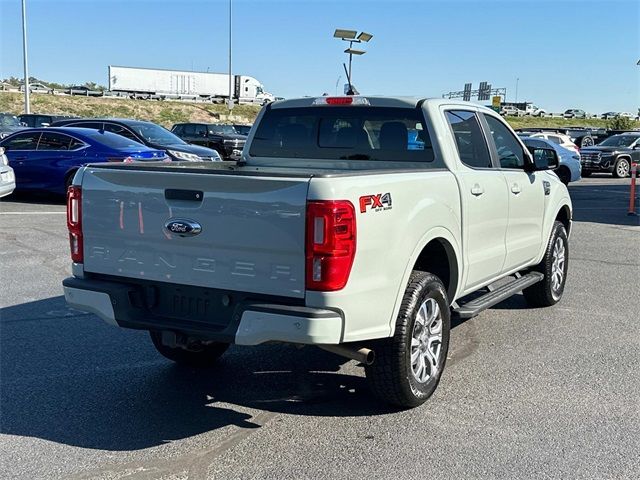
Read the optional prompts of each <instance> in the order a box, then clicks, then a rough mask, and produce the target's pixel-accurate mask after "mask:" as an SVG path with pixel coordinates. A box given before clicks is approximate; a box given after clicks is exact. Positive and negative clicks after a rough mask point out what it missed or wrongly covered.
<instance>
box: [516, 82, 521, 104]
mask: <svg viewBox="0 0 640 480" xmlns="http://www.w3.org/2000/svg"><path fill="white" fill-rule="evenodd" d="M519 83H520V78H516V103H518V84H519Z"/></svg>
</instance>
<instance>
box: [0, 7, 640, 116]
mask: <svg viewBox="0 0 640 480" xmlns="http://www.w3.org/2000/svg"><path fill="white" fill-rule="evenodd" d="M232 1H233V5H234V35H233V37H234V68H233V70H234V72H235V73H242V74H246V75H251V76H254V77H256V78H258V79H259V80H260V81H261V82H262V83H263V84H264V85H265V88H266V89H267V90H268V91H270V92H272V93H274V94H275V95H277V96H283V97H294V96H302V95H319V94H322V93H323V92H329V93H334V92H335V88H336V87H335V86H336V82H337V81H338V77H341V79H340V80H339V83H340V84H342V83H344V81H345V78H344V73H343V70H342V62H343V61H344V60H345V57H346V55H344V54H343V53H342V51H343V50H344V45H343V44H342V42H340V41H339V40H336V39H334V38H332V35H333V31H334V29H335V28H338V27H339V28H350V29H357V30H364V31H367V32H371V33H373V35H374V38H373V40H372V41H371V42H370V43H369V44H368V45H367V46H366V49H367V54H366V55H364V56H362V57H360V58H356V59H355V60H354V72H353V77H354V83H355V85H356V86H357V87H358V89H359V90H360V92H361V93H365V94H382V95H417V96H432V97H433V96H435V97H439V96H441V95H442V93H444V92H447V91H450V90H457V89H462V87H463V85H464V83H465V82H473V83H474V87H477V84H478V83H479V82H480V81H483V80H486V81H488V82H489V83H491V84H493V86H494V87H506V88H507V89H508V100H514V99H515V87H516V78H519V82H518V99H519V100H520V101H523V100H528V101H533V102H534V103H536V104H538V105H539V106H542V107H544V108H546V109H547V110H551V111H561V110H564V109H567V108H572V107H574V108H585V109H586V110H588V111H591V112H594V113H602V112H604V111H608V110H626V111H631V112H634V113H635V112H636V110H637V108H638V107H640V66H636V62H637V61H638V59H640V2H638V0H600V1H588V0H587V1H584V0H583V1H580V0H575V1H574V0H564V1H563V0H556V1H551V0H549V1H547V0H538V1H524V0H523V1H520V0H511V1H506V2H505V1H492V0H478V1H471V0H467V1H455V0H450V1H427V0H423V1H411V2H405V1H391V0H385V1H382V0H378V1H374V0H369V1H357V0H343V1H312V0H288V1H285V0H282V1H269V0H263V1H255V0H254V1H251V0H232ZM20 5H21V3H20V0H0V77H2V78H4V77H8V76H11V75H13V76H17V77H21V76H22V46H21V42H22V33H21V17H20V8H21V6H20ZM27 16H28V31H29V59H30V75H32V76H36V77H38V78H42V79H45V80H50V81H56V82H61V83H84V82H85V81H95V82H97V83H100V84H103V85H106V84H107V82H108V79H107V65H110V64H112V65H127V66H142V67H157V68H175V69H185V70H191V69H195V70H200V71H206V70H207V68H209V69H210V71H222V72H224V71H226V70H227V61H228V60H227V52H228V1H217V0H209V1H192V0H181V1H180V0H173V1H169V0H127V1H119V0H100V1H93V0H84V1H82V0H77V1H56V0H27ZM341 89H342V87H341V86H340V87H339V88H338V91H340V90H341Z"/></svg>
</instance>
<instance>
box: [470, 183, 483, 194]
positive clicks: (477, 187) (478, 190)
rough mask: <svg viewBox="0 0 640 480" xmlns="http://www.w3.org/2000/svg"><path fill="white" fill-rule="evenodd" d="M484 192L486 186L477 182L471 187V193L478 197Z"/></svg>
mask: <svg viewBox="0 0 640 480" xmlns="http://www.w3.org/2000/svg"><path fill="white" fill-rule="evenodd" d="M483 193H484V188H482V187H481V186H480V185H478V184H477V183H476V184H475V185H474V186H473V187H471V195H475V196H476V197H479V196H480V195H482V194H483Z"/></svg>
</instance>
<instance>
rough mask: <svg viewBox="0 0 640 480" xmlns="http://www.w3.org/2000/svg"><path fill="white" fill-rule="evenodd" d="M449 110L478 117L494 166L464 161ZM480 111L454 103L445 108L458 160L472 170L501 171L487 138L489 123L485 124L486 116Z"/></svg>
mask: <svg viewBox="0 0 640 480" xmlns="http://www.w3.org/2000/svg"><path fill="white" fill-rule="evenodd" d="M447 112H467V113H471V114H473V115H474V116H475V117H476V120H477V121H478V125H480V131H481V132H482V136H483V137H484V143H485V145H486V147H487V153H488V154H489V159H490V160H491V165H493V166H492V167H473V166H471V165H467V164H466V163H464V162H463V161H462V158H461V157H460V151H459V150H458V144H457V142H456V134H455V132H454V131H453V125H451V122H449V119H448V118H447V115H446V114H447ZM478 113H480V112H479V111H477V110H470V109H468V108H464V107H461V108H457V106H455V105H452V106H449V107H446V108H445V109H444V110H443V116H444V120H445V122H446V123H447V125H448V126H449V131H450V132H451V137H452V138H453V144H454V146H455V148H456V152H458V160H460V163H461V164H462V165H464V166H465V167H467V168H470V169H471V170H477V171H481V172H487V171H489V172H494V171H499V170H500V166H499V165H498V166H496V156H495V155H493V152H492V150H491V147H490V144H489V139H488V138H487V132H488V131H489V130H488V128H487V125H485V122H484V118H481V117H480V115H478ZM489 135H491V133H489Z"/></svg>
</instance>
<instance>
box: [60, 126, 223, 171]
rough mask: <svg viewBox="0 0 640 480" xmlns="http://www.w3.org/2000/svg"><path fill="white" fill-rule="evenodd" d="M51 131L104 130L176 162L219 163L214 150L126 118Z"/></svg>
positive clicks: (162, 128)
mask: <svg viewBox="0 0 640 480" xmlns="http://www.w3.org/2000/svg"><path fill="white" fill-rule="evenodd" d="M51 126H52V127H82V128H93V129H94V130H105V131H107V132H113V133H117V134H118V135H122V136H123V137H127V138H129V139H131V140H135V141H136V142H139V143H142V144H143V145H146V146H147V147H151V148H156V149H162V150H165V151H166V152H167V155H169V157H171V159H172V160H174V161H183V162H184V161H187V162H197V161H201V160H205V161H206V160H210V161H214V162H217V161H220V160H221V158H220V155H219V154H218V152H216V151H215V150H212V149H210V148H205V147H199V146H197V145H189V144H188V143H186V142H185V141H183V140H182V139H181V138H179V137H176V136H175V135H174V134H173V133H171V132H170V131H169V130H167V129H166V128H164V127H161V126H160V125H156V124H155V123H151V122H144V121H142V120H129V119H123V118H79V119H74V120H61V121H58V122H54V123H53V124H51Z"/></svg>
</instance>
